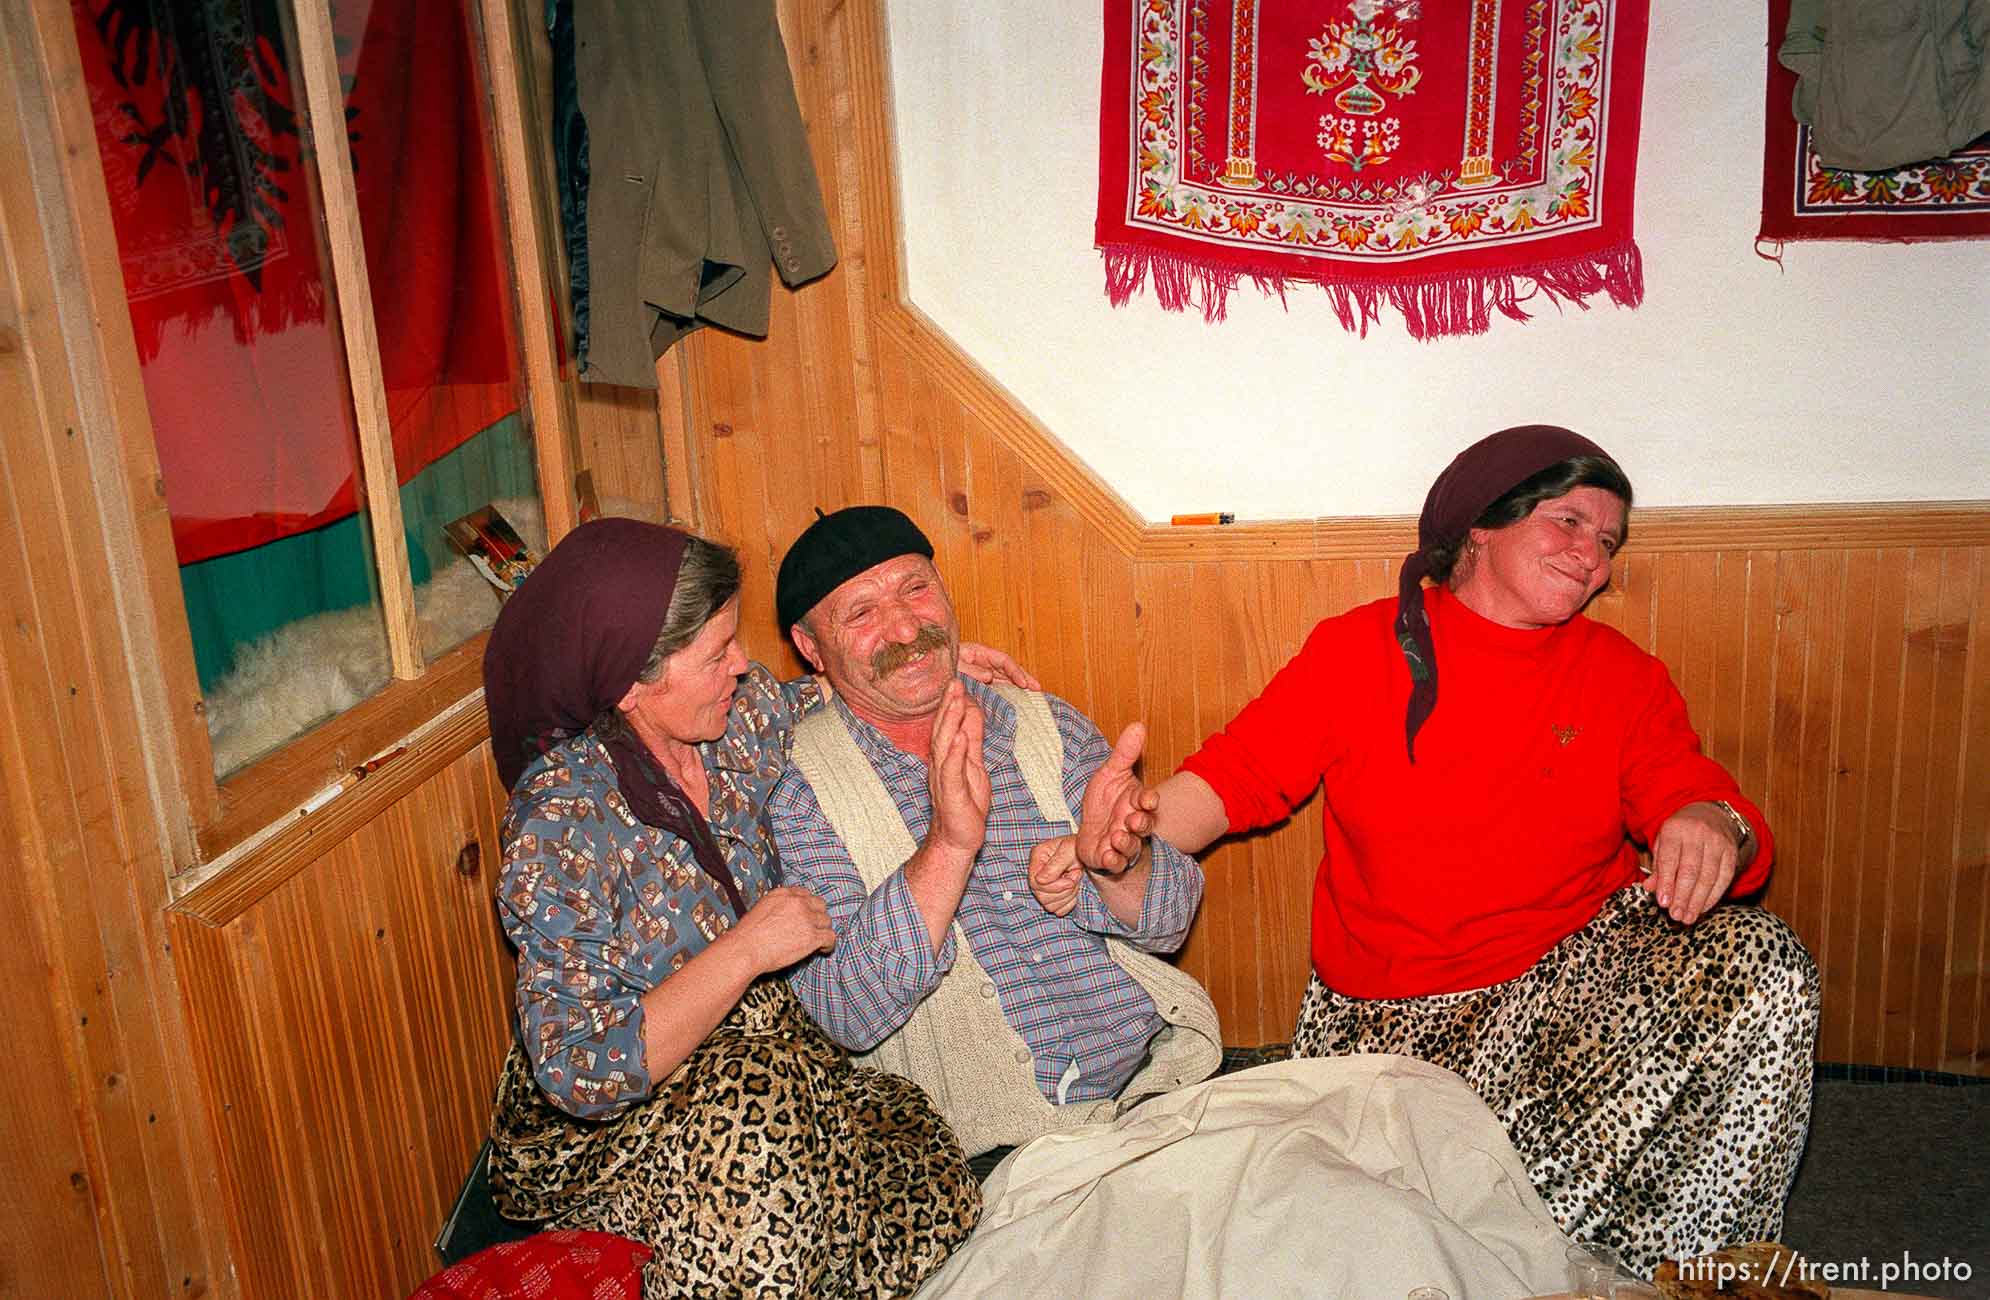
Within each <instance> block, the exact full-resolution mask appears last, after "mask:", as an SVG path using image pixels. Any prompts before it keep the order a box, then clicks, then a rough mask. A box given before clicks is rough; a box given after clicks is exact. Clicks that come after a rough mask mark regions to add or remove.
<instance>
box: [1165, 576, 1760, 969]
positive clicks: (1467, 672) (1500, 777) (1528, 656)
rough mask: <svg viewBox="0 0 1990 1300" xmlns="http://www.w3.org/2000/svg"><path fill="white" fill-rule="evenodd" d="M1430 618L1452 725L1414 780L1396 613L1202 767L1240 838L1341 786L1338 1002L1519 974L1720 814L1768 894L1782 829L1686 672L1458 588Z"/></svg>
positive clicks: (1273, 703)
mask: <svg viewBox="0 0 1990 1300" xmlns="http://www.w3.org/2000/svg"><path fill="white" fill-rule="evenodd" d="M1424 604H1425V608H1426V609H1427V610H1428V611H1429V614H1430V622H1431V634H1432V639H1433V641H1434V643H1435V645H1436V649H1437V664H1438V694H1437V711H1436V712H1435V713H1433V714H1432V715H1431V717H1430V720H1429V721H1428V722H1426V723H1425V724H1424V726H1423V730H1422V731H1420V732H1419V733H1418V734H1417V742H1416V752H1417V761H1416V763H1415V764H1414V765H1412V764H1411V763H1410V762H1409V759H1408V756H1407V754H1406V753H1405V749H1404V744H1403V709H1404V705H1405V703H1406V702H1407V701H1408V699H1409V692H1410V676H1409V668H1408V666H1407V665H1406V664H1405V663H1404V662H1403V654H1402V651H1401V650H1400V649H1399V648H1398V647H1397V645H1396V640H1395V636H1394V633H1393V630H1392V623H1393V621H1394V619H1395V612H1396V602H1395V600H1394V598H1393V597H1392V598H1390V599H1387V600H1379V601H1376V602H1375V603H1374V604H1371V605H1363V606H1361V607H1360V608H1359V609H1354V610H1350V611H1349V612H1348V613H1346V614H1342V615H1340V616H1339V617H1337V618H1330V619H1327V620H1325V621H1324V622H1322V623H1320V624H1319V626H1317V627H1315V628H1314V629H1313V632H1312V635H1310V636H1308V637H1307V638H1306V644H1305V646H1304V647H1303V648H1302V649H1301V650H1300V651H1299V654H1298V655H1297V656H1296V657H1295V658H1294V659H1293V660H1292V661H1291V662H1290V663H1288V664H1286V665H1285V667H1283V668H1281V669H1280V670H1279V671H1278V674H1277V675H1276V676H1274V677H1273V678H1272V679H1271V682H1270V684H1268V685H1267V686H1266V687H1265V688H1264V691H1263V692H1262V693H1261V694H1260V695H1259V696H1258V697H1257V698H1256V699H1255V700H1252V701H1251V702H1250V703H1249V704H1247V705H1245V706H1244V710H1243V712H1241V713H1239V714H1238V715H1237V717H1236V718H1235V720H1233V721H1232V722H1231V723H1230V725H1229V726H1227V727H1225V728H1224V729H1223V730H1222V731H1219V732H1217V733H1216V734H1215V735H1213V736H1211V737H1210V738H1209V739H1208V740H1207V741H1205V742H1204V743H1203V746H1202V748H1201V749H1200V750H1198V751H1196V752H1195V753H1194V754H1192V755H1190V756H1189V758H1188V760H1187V761H1186V762H1185V763H1183V764H1182V766H1183V768H1184V769H1186V770H1188V771H1191V772H1194V773H1195V774H1196V775H1197V776H1200V777H1201V778H1202V779H1203V780H1205V781H1207V782H1209V784H1210V785H1211V786H1212V787H1213V788H1214V789H1215V790H1216V793H1217V794H1218V795H1219V796H1221V797H1222V799H1223V806H1224V809H1225V811H1226V812H1227V813H1228V814H1229V817H1230V829H1231V831H1232V832H1237V831H1244V830H1249V829H1251V828H1253V827H1258V826H1265V825H1269V824H1271V823H1273V822H1277V821H1282V820H1283V819H1285V818H1286V817H1288V816H1290V815H1291V812H1292V810H1293V809H1294V808H1295V807H1297V806H1298V805H1299V804H1300V803H1302V802H1303V801H1304V800H1305V799H1306V797H1307V796H1308V795H1309V794H1311V793H1312V792H1313V790H1314V788H1315V787H1317V786H1320V785H1322V784H1323V783H1324V786H1325V790H1324V793H1323V796H1322V799H1321V815H1322V818H1323V820H1324V822H1325V829H1326V856H1325V857H1324V858H1323V859H1322V860H1321V862H1320V871H1319V875H1318V877H1317V879H1316V880H1315V882H1314V886H1313V965H1314V968H1315V969H1316V970H1318V971H1319V973H1320V978H1321V979H1322V980H1323V981H1325V982H1326V984H1327V986H1328V987H1329V988H1332V989H1334V990H1336V991H1338V992H1341V993H1346V994H1349V995H1352V996H1354V997H1363V998H1394V997H1415V996H1420V995H1423V994H1427V993H1449V992H1455V991H1458V990H1460V989H1472V988H1479V987H1482V986H1484V985H1487V984H1496V983H1498V982H1500V981H1501V980H1507V979H1511V978H1513V977H1514V976H1516V975H1518V974H1520V973H1521V972H1522V971H1524V970H1526V969H1527V968H1528V967H1529V966H1532V965H1533V964H1534V963H1535V962H1536V961H1538V960H1539V959H1540V957H1541V955H1542V954H1543V953H1545V952H1547V950H1548V949H1549V948H1552V947H1553V946H1554V945H1555V944H1556V943H1557V942H1559V941H1560V940H1561V939H1562V938H1564V937H1565V936H1567V935H1569V934H1572V933H1574V932H1575V931H1576V930H1579V929H1581V928H1582V927H1583V926H1584V925H1586V924H1588V922H1589V921H1590V919H1591V918H1592V917H1594V916H1595V915H1596V912H1597V910H1598V908H1599V907H1601V905H1602V903H1603V900H1604V898H1605V897H1607V896H1608V895H1609V894H1610V893H1611V892H1612V891H1614V890H1616V889H1618V888H1620V887H1621V886H1623V885H1625V884H1628V883H1629V882H1631V881H1633V880H1636V879H1638V878H1639V871H1638V845H1640V844H1649V843H1650V842H1651V837H1652V836H1653V835H1655V834H1656V833H1657V832H1658V828H1659V826H1660V825H1662V824H1663V823H1664V821H1665V819H1666V818H1668V817H1670V816H1671V815H1672V814H1673V813H1675V812H1677V811H1678V810H1679V809H1681V808H1683V807H1684V806H1685V805H1687V804H1689V803H1693V802H1696V801H1698V800H1702V799H1726V800H1728V801H1730V802H1731V803H1733V804H1734V806H1735V807H1736V808H1738V809H1740V810H1741V812H1742V813H1743V814H1744V815H1745V816H1746V817H1747V818H1748V819H1749V821H1750V822H1752V823H1753V824H1754V826H1755V833H1756V835H1757V837H1758V839H1759V842H1760V848H1759V849H1758V851H1757V853H1756V855H1755V860H1754V861H1753V862H1752V863H1750V864H1749V866H1748V868H1747V869H1746V870H1745V871H1743V872H1742V873H1741V874H1740V875H1739V876H1738V877H1737V878H1736V880H1735V882H1734V885H1733V888H1732V889H1731V891H1730V893H1731V894H1744V893H1749V892H1752V891H1754V890H1756V889H1758V888H1760V887H1761V885H1762V883H1763V881H1765V880H1766V879H1768V875H1769V866H1770V863H1771V861H1772V860H1773V859H1774V856H1775V845H1774V842H1773V841H1772V840H1771V839H1770V836H1769V827H1768V824H1767V823H1766V822H1765V821H1764V819H1763V817H1762V813H1761V811H1760V810H1759V809H1758V808H1756V806H1755V805H1754V804H1753V803H1751V802H1749V801H1748V800H1746V799H1744V798H1742V796H1741V792H1740V790H1739V789H1738V788H1737V787H1736V785H1735V783H1734V778H1732V777H1731V776H1729V775H1728V774H1727V772H1726V770H1725V769H1723V768H1722V767H1721V766H1720V765H1719V764H1718V763H1716V762H1714V761H1713V760H1712V759H1710V758H1708V757H1706V756H1705V755H1704V754H1702V753H1701V752H1700V738H1699V736H1698V735H1697V734H1695V732H1694V731H1693V727H1692V724H1691V723H1690V722H1689V721H1688V720H1687V717H1686V701H1685V700H1684V699H1682V698H1681V697H1680V694H1679V691H1678V689H1677V688H1676V687H1674V686H1673V684H1672V678H1671V677H1670V675H1668V674H1667V672H1666V671H1665V665H1664V664H1662V663H1660V662H1659V661H1658V660H1657V659H1655V658H1653V657H1652V656H1650V655H1648V654H1646V653H1645V652H1644V651H1642V650H1640V649H1638V648H1637V647H1636V646H1635V645H1633V644H1632V643H1631V642H1630V640H1629V639H1628V638H1626V637H1625V636H1623V635H1622V634H1621V633H1619V632H1617V631H1615V630H1613V629H1611V628H1607V627H1604V626H1603V625H1602V624H1600V623H1594V622H1591V621H1590V620H1589V619H1587V618H1584V617H1582V616H1581V615H1577V616H1576V617H1575V618H1573V619H1571V620H1569V621H1568V622H1567V623H1564V624H1562V625H1560V626H1559V627H1552V628H1544V629H1540V630H1538V631H1537V630H1526V629H1518V628H1508V627H1502V626H1500V625H1499V624H1496V623H1492V622H1489V621H1487V620H1486V619H1484V618H1481V617H1480V616H1479V615H1477V614H1475V613H1473V612H1472V611H1471V610H1470V609H1468V608H1466V607H1465V606H1464V605H1463V604H1462V603H1460V602H1459V601H1458V600H1457V598H1456V597H1454V596H1452V595H1451V593H1450V592H1448V591H1446V590H1444V589H1443V588H1430V589H1427V590H1426V591H1425V593H1424ZM1633 841H1635V843H1634V842H1633Z"/></svg>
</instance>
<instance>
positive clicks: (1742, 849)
mask: <svg viewBox="0 0 1990 1300" xmlns="http://www.w3.org/2000/svg"><path fill="white" fill-rule="evenodd" d="M1713 804H1714V807H1716V808H1718V809H1720V810H1721V811H1722V812H1724V813H1726V814H1727V819H1728V820H1729V821H1731V822H1733V823H1734V834H1735V840H1734V851H1735V852H1736V853H1746V852H1747V851H1748V845H1749V844H1750V842H1752V841H1753V840H1754V839H1755V827H1754V826H1753V825H1751V824H1750V823H1749V820H1748V819H1747V818H1746V817H1743V816H1742V815H1741V811H1740V809H1738V808H1736V807H1735V806H1734V805H1733V804H1731V803H1729V802H1728V801H1727V800H1725V799H1716V800H1714V801H1713Z"/></svg>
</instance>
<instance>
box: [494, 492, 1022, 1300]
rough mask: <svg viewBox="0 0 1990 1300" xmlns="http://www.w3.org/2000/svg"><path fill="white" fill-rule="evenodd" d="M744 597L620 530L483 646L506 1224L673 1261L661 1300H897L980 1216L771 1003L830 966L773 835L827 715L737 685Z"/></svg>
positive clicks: (497, 1173) (659, 1289) (763, 682)
mask: <svg viewBox="0 0 1990 1300" xmlns="http://www.w3.org/2000/svg"><path fill="white" fill-rule="evenodd" d="M738 592H739V564H738V561H737V559H736V558H735V557H734V555H733V553H732V552H731V551H730V550H729V549H727V548H726V547H723V546H720V545H718V544H717V543H714V542H709V541H706V540H704V539H702V538H697V537H692V536H689V535H687V534H684V533H681V532H678V531H676V530H675V529H669V528H663V527H659V526H657V525H654V524H646V523H640V522H638V521H635V520H628V519H603V520H597V521H594V522H592V523H588V524H583V525H582V526H581V527H579V528H577V529H575V530H574V532H573V533H572V534H570V535H569V536H568V537H567V538H565V539H564V540H563V541H562V542H561V543H560V544H559V545H558V546H557V547H555V548H554V549H553V550H552V552H551V553H550V554H548V555H547V557H546V558H545V560H544V561H542V562H541V563H540V565H539V566H538V568H537V569H535V570H534V571H533V573H532V575H531V577H529V578H528V579H527V580H526V581H525V582H524V583H523V584H522V585H521V586H520V587H519V589H518V591H517V592H516V593H515V594H513V596H512V597H511V598H510V600H509V601H508V602H507V603H506V605H505V608H504V611H503V613H502V614H501V615H500V617H499V619H498V622H497V626H496V628H495V629H494V630H493V631H492V633H491V638H490V643H489V645H488V647H487V649H486V652H485V657H484V680H485V700H486V704H487V706H488V708H489V710H490V714H491V743H492V750H493V753H494V755H495V757H496V760H497V764H498V771H499V774H500V775H501V776H502V778H503V779H504V780H505V782H506V783H507V784H508V785H509V786H510V788H511V802H510V805H509V807H508V809H507V811H506V816H505V820H504V826H503V831H502V836H503V841H504V865H503V872H502V876H501V879H500V883H499V887H498V907H499V914H500V916H501V917H502V920H503V922H504V927H505V931H506V933H507V934H508V935H509V936H510V938H511V941H512V942H513V944H515V945H516V946H517V948H518V994H517V1011H518V1029H519V1038H518V1041H517V1043H516V1044H515V1045H514V1047H513V1048H512V1051H511V1053H510V1056H509V1057H508V1058H507V1060H506V1062H505V1067H504V1071H503V1075H502V1077H501V1079H500V1082H499V1086H498V1095H497V1101H496V1111H495V1115H494V1117H493V1121H492V1129H493V1133H492V1156H491V1182H492V1188H493V1191H494V1192H495V1194H496V1197H497V1202H498V1206H499V1208H500V1209H501V1210H503V1211H504V1213H505V1214H506V1215H507V1216H509V1217H512V1218H517V1219H527V1220H538V1221H542V1222H544V1223H545V1224H546V1226H549V1227H566V1228H577V1227H585V1228H595V1229H601V1230H605V1231H610V1232H616V1233H620V1234H622V1235H624V1236H628V1237H633V1238H635V1239H637V1240H640V1241H644V1242H647V1243H649V1244H650V1245H651V1246H653V1247H655V1254H654V1255H653V1256H652V1258H651V1259H650V1261H649V1263H648V1265H647V1266H646V1267H645V1270H644V1292H645V1294H646V1295H647V1296H649V1297H651V1300H655V1298H656V1297H659V1296H666V1295H678V1294H682V1293H689V1292H697V1293H699V1294H713V1293H722V1294H734V1293H753V1294H779V1295H815V1294H824V1293H830V1294H849V1295H866V1296H869V1295H876V1296H893V1295H904V1294H908V1293H910V1292H911V1291H912V1290H913V1289H914V1288H915V1287H917V1286H918V1284H919V1282H920V1281H921V1279H923V1278H924V1277H925V1276H926V1275H928V1274H929V1273H931V1272H932V1271H933V1270H934V1269H936V1268H938V1267H939V1265H940V1263H941V1262H942V1261H943V1260H944V1259H945V1258H946V1256H947V1255H948V1253H949V1252H951V1251H952V1249H953V1248H954V1247H955V1246H956V1245H958V1244H959V1243H960V1242H961V1241H963V1240H965V1239H966V1237H967V1235H968V1233H969V1231H970V1230H971V1229H972V1228H973V1226H974V1222H975V1219H976V1217H977V1216H978V1214H979V1213H980V1204H981V1197H980V1188H979V1186H978V1185H977V1184H976V1182H975V1180H974V1178H973V1177H972V1176H971V1175H970V1174H969V1173H968V1170H967V1165H966V1162H965V1160H964V1158H963V1157H962V1154H961V1151H960V1148H959V1145H958V1144H957V1143H956V1142H955V1141H954V1138H953V1135H952V1134H951V1133H950V1132H949V1131H948V1130H947V1128H946V1126H945V1125H944V1124H943V1123H942V1122H941V1120H940V1118H939V1116H938V1115H937V1114H936V1113H935V1112H934V1110H933V1108H932V1106H931V1104H930V1103H929V1102H928V1100H927V1098H926V1096H925V1094H924V1093H922V1092H920V1091H919V1089H918V1088H917V1086H916V1085H913V1084H910V1083H908V1082H907V1081H906V1080H903V1079H900V1078H897V1077H896V1076H893V1075H888V1074H881V1073H878V1072H875V1071H870V1070H858V1069H854V1068H853V1067H852V1066H851V1065H850V1064H849V1062H848V1061H847V1060H846V1059H845V1057H844V1055H843V1053H842V1051H841V1050H840V1049H838V1048H837V1047H835V1046H834V1045H833V1044H831V1043H830V1041H829V1040H828V1039H827V1038H825V1037H824V1036H823V1035H822V1034H821V1032H820V1031H819V1030H818V1029H817V1028H816V1027H815V1025H814V1024H813V1023H812V1022H811V1021H810V1020H809V1019H808V1018H807V1016H806V1015H805V1014H804V1013H803V1012H802V1011H801V1009H800V1007H799V1005H798V1004H797V1003H796V1002H795V1000H794V998H793V995H792V994H791V993H790V992H789V991H788V986H787V984H786V982H785V981H784V980H782V979H780V978H779V977H778V972H780V971H782V970H784V969H785V968H786V967H788V966H791V965H792V964H793V963H795V962H796V961H798V960H800V959H801V958H803V957H806V956H808V955H809V954H811V953H815V952H818V951H826V950H828V949H829V948H830V947H831V945H832V944H833V943H834V942H835V935H834V931H833V930H831V928H830V925H829V918H828V914H827V911H826V909H825V908H824V906H823V904H822V901H821V900H820V899H819V898H817V897H816V896H815V895H814V894H812V893H810V892H809V891H807V890H804V889H798V888H793V887H787V886H783V885H781V884H780V869H779V861H778V859H777V857H776V855H775V852H774V848H773V844H772V841H771V840H770V839H769V838H768V835H767V830H766V826H765V824H764V819H763V817H762V809H763V806H764V804H765V801H766V797H767V794H768V792H769V791H770V790H771V789H772V788H773V785H774V782H775V780H776V779H777V778H778V777H779V776H780V774H781V770H782V768H783V767H784V766H785V764H786V758H787V749H788V742H789V738H790V736H791V734H792V732H793V729H794V723H795V721H796V719H797V718H798V717H799V716H800V715H801V714H802V713H804V712H805V711H807V710H808V709H810V708H812V707H814V706H815V704H816V703H817V702H818V699H819V692H818V688H817V687H816V685H815V683H814V682H813V680H810V679H803V680H802V681H800V682H794V683H788V684H785V685H784V684H781V683H778V682H776V681H775V680H774V678H773V676H772V675H771V674H769V673H768V671H767V670H766V669H765V668H763V667H761V666H759V665H757V664H750V663H748V661H747V659H746V656H745V654H744V653H743V652H742V651H741V650H740V647H739V643H738V641H737V639H736V636H735V634H736V632H737V629H738V626H739V596H738ZM996 658H998V659H999V658H1000V657H999V656H997V657H996ZM1017 671H1018V672H1019V671H1020V670H1017Z"/></svg>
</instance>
